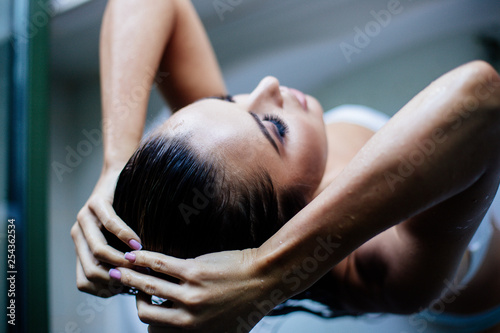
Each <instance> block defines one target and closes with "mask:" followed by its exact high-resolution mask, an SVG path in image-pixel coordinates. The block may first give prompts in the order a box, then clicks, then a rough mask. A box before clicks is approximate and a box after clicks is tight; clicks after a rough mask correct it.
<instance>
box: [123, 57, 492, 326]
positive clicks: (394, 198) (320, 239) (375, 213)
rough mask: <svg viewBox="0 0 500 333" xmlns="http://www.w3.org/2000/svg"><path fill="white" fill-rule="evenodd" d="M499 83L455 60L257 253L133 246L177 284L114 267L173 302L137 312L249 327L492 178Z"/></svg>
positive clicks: (488, 71)
mask: <svg viewBox="0 0 500 333" xmlns="http://www.w3.org/2000/svg"><path fill="white" fill-rule="evenodd" d="M499 81H500V80H499V77H498V74H497V73H496V72H495V71H494V70H493V69H492V68H491V67H490V66H489V65H487V64H485V63H483V62H473V63H469V64H467V65H464V66H461V67H459V68H457V69H455V70H453V71H451V72H450V73H448V74H446V75H444V76H442V77H441V78H439V79H438V80H436V81H435V82H434V83H433V84H431V85H430V86H429V87H428V88H426V89H425V90H424V91H422V92H421V93H420V94H419V95H417V96H416V97H415V98H414V99H412V101H410V102H409V103H408V104H407V105H406V106H405V107H404V108H403V109H402V110H401V111H400V112H399V113H398V114H397V115H396V116H395V117H394V118H393V119H391V121H390V122H389V123H388V124H387V125H386V126H385V127H384V128H382V129H381V130H380V131H379V132H378V133H377V134H376V135H374V136H373V138H372V139H371V140H370V141H369V142H368V143H367V144H366V146H365V147H364V148H363V149H362V150H361V151H360V152H359V153H358V154H357V155H356V157H355V158H354V159H353V160H352V162H351V163H350V164H349V165H348V166H347V167H346V168H345V169H344V171H343V172H342V174H341V175H339V176H338V177H337V178H336V179H335V180H334V182H333V183H332V184H331V185H330V186H329V187H328V188H327V189H326V190H325V191H324V192H322V193H321V194H320V195H319V196H318V197H317V198H316V199H315V200H314V201H313V202H312V203H311V204H309V205H308V206H307V207H305V208H304V209H303V210H302V211H301V212H299V213H298V214H297V215H296V216H295V217H294V218H293V219H292V220H290V221H289V222H288V223H287V224H286V225H285V226H284V227H283V228H281V229H280V230H279V231H278V232H277V233H276V234H275V235H274V236H273V237H272V238H270V239H269V240H268V241H267V242H266V243H265V244H263V245H262V246H261V247H260V248H258V249H249V250H244V251H231V252H222V253H215V254H209V255H205V256H202V257H200V258H196V259H190V260H180V259H175V258H172V257H168V256H163V255H159V254H153V253H149V252H146V251H138V252H134V254H135V259H134V260H132V261H133V262H134V263H135V264H137V265H140V266H148V267H151V268H152V269H154V270H155V271H158V272H161V273H164V274H167V275H172V276H174V277H176V278H178V279H179V280H180V284H175V283H170V282H167V281H163V280H159V279H157V278H154V277H150V276H146V275H142V274H139V273H137V272H134V271H131V270H129V269H125V268H120V269H119V271H120V273H121V281H122V282H123V283H125V284H126V285H131V286H135V287H137V288H139V289H140V290H142V291H143V292H145V293H147V294H155V295H158V296H160V297H163V298H168V299H169V300H172V301H173V302H174V305H175V306H174V308H172V309H165V308H162V307H158V306H154V305H151V304H150V303H149V302H148V300H147V298H145V297H140V298H139V300H138V309H139V315H140V316H141V318H142V319H143V320H144V321H146V322H150V323H153V324H168V325H174V326H178V327H183V328H192V329H194V330H195V331H200V332H219V331H224V330H225V331H228V332H245V331H248V330H250V328H251V327H253V326H254V325H255V324H256V323H257V321H258V320H259V319H260V318H261V317H262V316H264V315H265V314H266V313H267V312H269V311H270V310H271V309H272V308H273V307H274V305H276V304H278V303H280V302H281V301H283V300H284V299H287V298H289V297H291V296H293V295H295V294H297V293H299V292H301V291H303V290H305V289H307V288H308V287H310V286H311V285H312V284H313V283H314V282H315V281H317V280H318V279H319V278H320V277H321V276H323V275H324V274H326V273H327V272H328V271H329V270H330V269H331V268H332V267H333V266H335V265H336V264H338V263H339V262H340V261H341V260H342V259H343V258H345V257H346V256H347V255H349V254H350V253H351V252H353V251H354V250H355V249H356V248H358V247H359V246H361V245H362V244H363V243H365V242H366V241H368V240H369V239H370V238H372V237H374V236H375V235H377V234H380V233H382V232H383V231H384V230H387V229H388V228H390V227H392V226H394V225H397V224H398V223H400V222H401V221H404V220H407V219H409V218H410V217H414V216H418V214H421V213H422V212H424V211H426V210H428V209H429V208H431V207H436V206H438V205H440V204H441V203H443V202H445V201H446V200H448V199H450V198H452V197H454V196H456V195H458V194H459V193H461V192H463V191H465V190H466V189H468V188H469V187H471V186H473V184H475V183H476V182H477V181H478V180H479V179H481V177H482V176H484V175H485V174H486V173H496V174H497V175H498V162H499V158H500V154H499V153H498V152H499V148H500V147H499V145H500V140H499V139H498V135H499V134H498V133H499V127H500V110H499V107H500V87H499ZM473 98H475V99H473ZM469 103H471V104H470V105H472V103H473V104H474V108H471V111H466V110H465V111H464V110H463V109H458V108H457V106H459V105H469ZM428 140H435V141H436V143H439V144H436V146H435V149H434V150H433V152H432V153H431V154H429V156H425V158H424V159H422V161H421V162H418V163H415V165H414V166H413V168H411V169H408V170H406V169H404V168H405V167H404V165H403V164H404V163H403V162H402V159H404V158H410V156H411V155H412V154H413V152H415V151H417V150H418V149H421V148H420V147H421V145H423V144H425V143H426V142H428ZM457 161H459V163H457ZM395 180H396V181H395ZM405 223H406V222H405ZM467 223H469V224H467ZM474 223H475V222H467V221H465V220H456V221H450V222H449V223H448V222H443V223H442V224H441V225H440V226H437V227H436V228H437V229H438V230H440V231H441V232H445V231H446V230H449V229H450V228H454V229H456V228H457V227H458V228H460V227H471V228H474V227H475V224H474ZM410 224H412V223H411V222H410V223H408V224H407V225H408V227H410ZM422 227H423V226H422ZM411 229H413V227H412V228H409V230H411ZM418 229H419V228H414V229H413V230H415V232H418ZM466 238H467V235H466V236H465V237H464V240H463V244H465V243H466ZM462 246H463V245H462ZM449 255H450V256H451V257H453V256H457V255H461V253H459V254H456V253H449ZM129 258H130V257H129ZM452 261H453V259H452ZM166 331H167V332H168V331H169V330H168V329H167V330H166ZM173 331H175V330H172V332H173Z"/></svg>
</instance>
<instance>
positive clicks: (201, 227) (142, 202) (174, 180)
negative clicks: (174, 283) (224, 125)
mask: <svg viewBox="0 0 500 333" xmlns="http://www.w3.org/2000/svg"><path fill="white" fill-rule="evenodd" d="M232 167H233V166H231V168H232ZM237 174H238V173H237V172H234V170H233V169H231V170H228V166H227V165H223V163H221V162H220V160H218V159H217V158H215V157H214V158H211V157H209V156H208V154H205V153H203V154H199V153H197V152H196V151H195V149H193V148H192V145H191V143H190V139H189V136H176V137H167V136H165V135H155V136H153V137H151V138H150V139H148V140H147V141H145V142H144V143H143V144H142V145H141V146H140V148H139V149H138V150H137V151H136V152H135V153H134V155H133V156H132V157H131V158H130V160H129V161H128V163H127V164H126V166H125V168H124V169H123V170H122V172H121V174H120V176H119V178H118V183H117V186H116V190H115V195H114V201H113V208H114V209H115V211H116V213H117V214H118V216H120V218H122V219H123V220H124V221H125V222H126V223H127V224H128V225H129V226H130V227H131V228H132V229H133V230H134V231H135V232H136V233H137V234H138V236H139V237H140V239H141V241H142V244H143V246H144V249H146V250H150V251H156V252H161V253H164V254H167V255H172V256H176V257H180V258H192V257H196V256H199V255H202V254H205V253H210V252H216V251H223V250H234V249H245V248H252V247H258V246H260V245H261V244H262V243H263V242H264V241H266V240H267V239H268V238H269V237H270V236H272V235H273V234H274V233H275V232H276V231H277V230H278V229H279V228H280V227H281V226H282V225H283V224H284V223H286V221H288V220H289V219H290V218H291V217H293V215H295V214H296V213H297V212H298V211H299V210H300V209H301V208H303V207H304V206H305V205H306V199H305V197H304V195H303V191H301V190H300V188H299V187H294V188H289V189H280V191H279V192H280V193H278V190H277V188H276V187H275V186H274V184H273V182H272V180H271V178H270V176H269V174H267V172H265V171H264V170H263V169H256V170H252V171H251V175H250V177H246V179H238V177H237ZM107 237H108V241H109V243H110V245H112V246H113V247H115V248H118V249H121V250H123V251H127V250H128V251H129V250H130V249H128V248H127V247H126V246H125V247H124V244H123V243H121V242H119V241H118V240H117V238H116V237H111V238H110V237H109V235H108V236H107Z"/></svg>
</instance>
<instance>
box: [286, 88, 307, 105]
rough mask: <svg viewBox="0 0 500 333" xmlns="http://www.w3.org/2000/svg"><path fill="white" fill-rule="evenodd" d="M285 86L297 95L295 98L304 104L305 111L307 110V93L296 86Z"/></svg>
mask: <svg viewBox="0 0 500 333" xmlns="http://www.w3.org/2000/svg"><path fill="white" fill-rule="evenodd" d="M284 88H286V89H288V91H290V92H291V93H292V95H294V96H295V98H296V99H297V101H298V102H299V103H300V105H301V106H302V108H303V109H304V111H307V99H306V95H305V94H304V93H303V92H302V91H300V90H297V89H294V88H289V87H284Z"/></svg>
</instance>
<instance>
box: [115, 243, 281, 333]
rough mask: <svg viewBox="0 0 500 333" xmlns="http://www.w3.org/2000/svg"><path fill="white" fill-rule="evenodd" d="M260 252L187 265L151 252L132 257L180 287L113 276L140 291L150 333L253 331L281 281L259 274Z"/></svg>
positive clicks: (134, 275)
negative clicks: (162, 300)
mask: <svg viewBox="0 0 500 333" xmlns="http://www.w3.org/2000/svg"><path fill="white" fill-rule="evenodd" d="M256 251H257V250H256V249H247V250H243V251H226V252H219V253H211V254H207V255H203V256H201V257H198V258H195V259H186V260H185V259H178V258H174V257H169V256H166V255H163V254H159V253H154V252H148V251H134V252H131V253H128V254H127V255H126V256H127V258H128V259H129V260H130V261H131V262H133V263H134V264H135V265H138V266H143V267H149V268H150V269H152V270H154V271H156V272H158V273H161V274H165V275H168V276H171V277H174V278H177V279H179V283H178V284H177V283H173V282H169V281H166V280H163V279H161V278H158V277H154V276H150V275H145V274H141V273H138V272H136V271H134V270H131V269H127V268H119V269H117V270H113V271H111V272H110V274H111V275H113V277H115V278H118V279H119V280H120V282H121V283H123V284H125V285H127V286H131V287H135V288H137V289H138V290H140V293H139V295H138V296H137V309H138V312H139V317H140V318H141V320H142V321H144V322H146V323H148V324H150V328H149V332H179V331H180V330H182V329H189V330H190V331H193V332H248V331H249V330H250V329H251V327H253V326H254V325H255V324H256V323H257V322H258V321H259V320H260V319H261V318H262V317H263V316H264V315H265V314H266V313H267V312H269V311H270V310H272V308H273V307H274V305H276V304H274V303H272V302H271V301H269V300H268V295H269V290H271V288H272V284H273V281H275V279H273V278H272V277H270V276H269V275H267V274H265V273H264V271H265V270H261V269H256V267H257V265H256V262H257V261H256V256H257V255H256V253H257V252H256ZM118 271H119V272H118ZM149 295H156V296H158V297H161V298H165V299H168V300H169V302H168V303H170V306H168V307H166V306H164V305H155V304H152V303H151V297H150V296H149ZM258 300H261V301H258ZM281 301H283V299H280V300H279V301H278V303H279V302H281ZM174 327H175V328H174Z"/></svg>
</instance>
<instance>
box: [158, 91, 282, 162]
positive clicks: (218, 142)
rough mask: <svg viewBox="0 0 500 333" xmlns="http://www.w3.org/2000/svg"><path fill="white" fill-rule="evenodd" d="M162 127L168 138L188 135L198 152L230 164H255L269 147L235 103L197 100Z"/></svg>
mask: <svg viewBox="0 0 500 333" xmlns="http://www.w3.org/2000/svg"><path fill="white" fill-rule="evenodd" d="M162 127H163V129H162V130H165V131H169V132H170V134H172V135H178V134H186V133H188V135H189V137H190V140H191V142H192V143H193V146H194V148H195V149H197V150H198V151H199V152H201V153H210V154H215V155H218V156H219V157H222V158H226V159H227V158H229V159H230V160H233V162H245V163H248V162H249V161H252V160H254V161H255V159H254V158H255V157H256V155H257V154H258V155H262V156H266V155H267V154H268V152H267V151H268V148H271V146H270V145H269V144H268V143H267V142H266V140H265V138H264V137H263V135H262V134H261V133H260V130H259V128H258V126H257V124H256V123H255V121H254V120H253V117H252V116H251V115H250V114H249V113H248V112H247V111H246V110H245V109H243V108H242V107H241V106H238V105H237V104H235V103H228V102H223V101H219V100H210V99H207V100H201V101H199V102H196V103H193V104H191V105H189V106H187V107H185V108H183V109H181V110H179V111H178V112H177V113H175V114H174V115H172V116H171V117H170V118H169V119H168V120H167V122H166V123H165V124H164V125H163V126H162ZM266 143H267V144H266ZM267 146H269V147H267ZM271 149H272V148H271Z"/></svg>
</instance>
